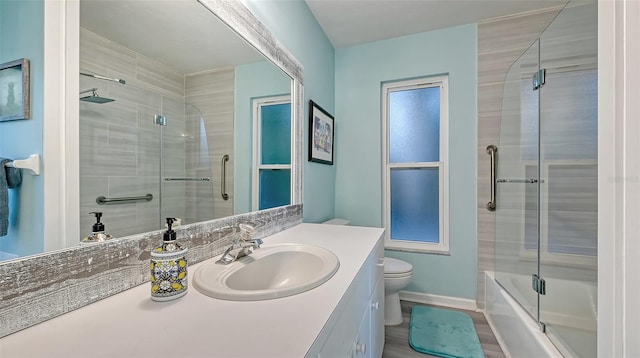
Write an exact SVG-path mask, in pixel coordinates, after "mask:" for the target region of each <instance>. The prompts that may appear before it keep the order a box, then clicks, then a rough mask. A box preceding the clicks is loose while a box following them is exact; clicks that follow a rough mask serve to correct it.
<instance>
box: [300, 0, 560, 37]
mask: <svg viewBox="0 0 640 358" xmlns="http://www.w3.org/2000/svg"><path fill="white" fill-rule="evenodd" d="M306 2H307V4H308V5H309V8H310V9H311V11H312V12H313V14H314V15H315V17H316V19H318V22H319V23H320V26H322V29H323V30H324V32H325V33H326V34H327V36H328V37H329V40H330V41H331V43H332V44H333V46H334V47H336V48H337V47H344V46H351V45H356V44H361V43H366V42H372V41H378V40H384V39H389V38H394V37H398V36H404V35H409V34H415V33H420V32H425V31H431V30H435V29H441V28H445V27H451V26H457V25H463V24H471V23H475V22H478V21H480V20H484V19H489V18H494V17H499V16H505V15H511V14H516V13H520V12H525V11H531V10H536V9H542V8H546V7H551V6H557V5H563V4H565V3H566V2H567V0H306Z"/></svg>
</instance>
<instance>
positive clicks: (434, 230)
mask: <svg viewBox="0 0 640 358" xmlns="http://www.w3.org/2000/svg"><path fill="white" fill-rule="evenodd" d="M439 188H440V183H439V173H438V169H437V168H430V169H393V170H391V238H392V239H393V240H406V241H418V242H430V243H437V242H438V241H439V231H440V224H439V222H440V215H439V207H440V205H439V201H440V200H439V194H440V190H439Z"/></svg>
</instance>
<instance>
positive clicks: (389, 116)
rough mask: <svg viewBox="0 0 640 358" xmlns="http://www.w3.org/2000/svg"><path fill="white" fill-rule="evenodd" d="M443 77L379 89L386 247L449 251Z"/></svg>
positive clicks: (446, 95) (445, 119) (445, 97)
mask: <svg viewBox="0 0 640 358" xmlns="http://www.w3.org/2000/svg"><path fill="white" fill-rule="evenodd" d="M448 83H449V79H448V77H447V76H438V77H428V78H417V79H412V80H405V81H398V82H389V83H385V84H383V85H382V95H383V98H382V99H383V104H382V107H383V108H382V109H383V111H382V112H383V116H384V118H383V125H384V128H383V133H385V136H384V137H385V138H384V139H385V141H384V148H385V149H384V150H385V155H384V156H383V165H384V167H385V174H384V177H383V181H384V190H385V192H384V197H383V200H384V223H385V228H386V235H385V247H387V248H389V249H399V250H405V249H406V250H417V251H427V252H437V253H446V252H449V239H448V210H449V209H448V203H447V200H448V192H447V190H448V189H447V183H448V181H449V179H448V170H447V159H448V118H449V114H448V108H449V105H448Z"/></svg>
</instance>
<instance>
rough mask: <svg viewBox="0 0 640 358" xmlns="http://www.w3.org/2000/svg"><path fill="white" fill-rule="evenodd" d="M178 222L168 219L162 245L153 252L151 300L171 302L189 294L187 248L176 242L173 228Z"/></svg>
mask: <svg viewBox="0 0 640 358" xmlns="http://www.w3.org/2000/svg"><path fill="white" fill-rule="evenodd" d="M175 221H176V219H174V218H167V231H165V233H164V235H163V240H162V245H160V246H158V247H156V248H154V249H153V250H152V251H151V265H150V268H151V299H152V300H154V301H170V300H174V299H176V298H180V297H182V296H184V295H185V294H186V293H187V288H188V286H187V248H185V247H184V246H182V245H181V244H179V243H177V242H176V232H175V231H174V230H173V229H172V228H171V226H172V225H173V223H174V222H175Z"/></svg>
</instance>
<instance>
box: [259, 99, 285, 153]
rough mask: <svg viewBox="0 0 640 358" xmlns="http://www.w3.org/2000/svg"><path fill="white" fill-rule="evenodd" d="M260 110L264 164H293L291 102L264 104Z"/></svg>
mask: <svg viewBox="0 0 640 358" xmlns="http://www.w3.org/2000/svg"><path fill="white" fill-rule="evenodd" d="M260 111H261V115H260V118H261V126H260V128H261V133H260V136H261V148H260V150H261V153H262V158H261V162H262V164H291V104H290V103H282V104H273V105H263V106H261V107H260Z"/></svg>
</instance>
